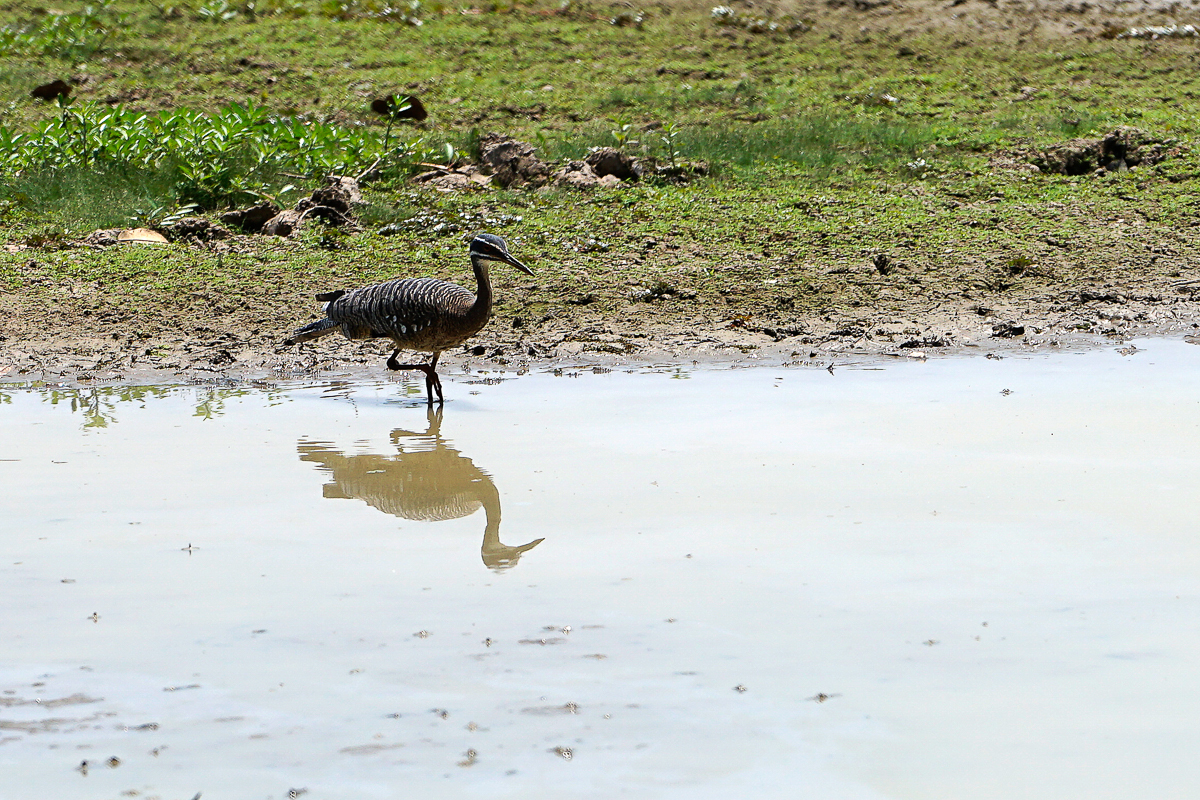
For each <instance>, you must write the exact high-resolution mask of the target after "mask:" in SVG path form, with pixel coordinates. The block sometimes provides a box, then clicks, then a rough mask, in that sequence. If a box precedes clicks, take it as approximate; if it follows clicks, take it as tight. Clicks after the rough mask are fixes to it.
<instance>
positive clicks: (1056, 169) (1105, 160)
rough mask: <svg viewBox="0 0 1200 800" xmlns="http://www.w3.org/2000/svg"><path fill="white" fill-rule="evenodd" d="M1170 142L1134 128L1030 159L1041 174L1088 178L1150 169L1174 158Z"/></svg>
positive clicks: (1049, 150)
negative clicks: (1107, 173)
mask: <svg viewBox="0 0 1200 800" xmlns="http://www.w3.org/2000/svg"><path fill="white" fill-rule="evenodd" d="M1175 144H1176V143H1175V142H1174V141H1173V140H1164V139H1158V138H1155V137H1153V136H1151V135H1150V134H1148V133H1145V132H1144V131H1140V130H1138V129H1137V128H1128V127H1125V128H1117V129H1116V130H1114V131H1112V132H1110V133H1107V134H1105V135H1104V136H1101V137H1100V138H1098V139H1071V140H1070V141H1067V142H1063V143H1061V144H1056V145H1054V146H1052V147H1048V148H1046V149H1045V150H1043V151H1041V152H1040V153H1035V154H1034V155H1033V156H1032V157H1031V158H1030V159H1029V161H1030V163H1032V164H1034V165H1035V166H1036V167H1038V168H1039V169H1040V170H1042V171H1043V172H1052V173H1057V174H1059V175H1088V174H1092V173H1096V172H1100V173H1101V174H1103V173H1105V172H1121V171H1124V170H1126V169H1133V168H1135V167H1140V166H1150V165H1153V164H1157V163H1159V162H1160V161H1163V160H1164V159H1166V158H1168V157H1169V156H1171V155H1174V154H1175V153H1176V152H1177V151H1176V150H1174V146H1175Z"/></svg>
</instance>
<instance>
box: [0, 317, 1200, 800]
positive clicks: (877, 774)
mask: <svg viewBox="0 0 1200 800" xmlns="http://www.w3.org/2000/svg"><path fill="white" fill-rule="evenodd" d="M1137 347H1138V348H1139V349H1138V350H1137V351H1135V352H1133V353H1132V354H1131V355H1122V354H1121V353H1119V352H1117V351H1116V350H1115V349H1109V350H1104V351H1097V352H1091V353H1086V354H1075V353H1072V354H1057V355H1052V356H1037V357H1031V358H1019V357H1008V358H1005V359H1002V360H992V359H983V358H972V359H953V360H944V361H930V362H926V363H896V364H882V365H864V366H862V367H861V368H856V369H855V368H851V369H836V370H835V371H834V373H833V374H832V375H831V374H829V373H828V372H826V371H824V370H812V369H768V368H762V369H734V370H724V371H720V370H712V371H707V370H698V371H690V372H684V371H680V370H675V369H664V370H661V371H660V370H653V369H647V370H640V371H637V372H632V373H624V372H613V373H609V374H593V373H592V372H590V371H587V370H580V371H578V372H572V371H571V370H569V369H568V370H566V371H565V372H564V373H563V374H562V375H557V376H556V375H553V374H529V375H525V376H522V377H516V376H515V375H513V374H512V373H509V374H508V375H497V374H492V375H474V376H471V382H469V383H468V382H467V381H466V380H465V379H464V377H463V376H458V378H457V380H454V381H451V380H447V381H446V394H447V397H449V398H450V401H449V402H448V403H447V404H446V407H445V409H444V411H443V412H442V413H441V414H436V413H432V412H430V411H429V410H428V409H427V407H426V406H425V405H424V404H423V403H421V402H420V400H419V396H414V395H412V394H410V392H411V391H412V390H413V388H414V385H413V384H401V383H392V382H379V383H371V382H359V383H347V382H337V381H329V382H323V383H318V384H287V385H282V384H281V385H279V386H275V387H263V386H259V387H256V386H245V385H231V386H181V387H132V388H131V387H124V388H107V389H106V388H98V389H83V390H67V389H53V388H38V389H12V388H7V389H4V390H3V391H2V392H0V481H2V482H3V486H4V491H3V493H2V494H0V519H3V520H4V523H3V526H2V527H0V601H2V602H3V608H4V609H5V613H4V614H3V615H0V642H3V643H4V645H3V648H0V692H2V693H0V776H3V778H2V779H0V798H3V800H25V798H30V797H55V798H97V797H117V796H120V795H121V793H122V792H137V793H138V794H137V795H126V796H138V797H161V798H164V800H167V799H168V798H184V800H188V798H191V797H193V796H194V795H195V794H196V793H197V792H201V793H202V795H203V797H204V798H206V800H207V799H208V798H219V797H231V798H232V797H237V798H283V797H287V796H288V792H289V790H302V789H303V790H307V794H304V795H302V796H304V797H311V798H314V799H315V798H346V799H347V800H349V799H350V798H372V797H378V798H393V797H398V796H414V797H433V796H437V797H447V798H460V797H461V798H467V797H537V798H559V797H561V798H605V799H606V800H607V798H611V797H614V796H621V795H624V796H630V797H638V798H689V799H691V798H728V797H734V796H754V797H756V798H793V797H806V798H813V799H815V800H824V799H825V798H829V800H835V799H836V800H841V799H842V798H944V797H970V798H973V799H979V798H1012V797H1022V798H1047V799H1049V798H1053V799H1054V800H1061V798H1064V797H1088V798H1128V797H1132V796H1141V797H1155V798H1185V797H1186V798H1191V797H1195V796H1197V793H1198V792H1200V766H1197V760H1196V759H1195V757H1194V754H1195V752H1196V751H1197V750H1200V733H1198V732H1197V728H1196V725H1195V719H1196V718H1197V717H1198V716H1200V690H1198V688H1197V687H1198V684H1197V680H1196V675H1197V674H1198V673H1200V639H1198V637H1197V630H1198V623H1200V591H1198V590H1200V577H1198V576H1200V539H1198V537H1197V531H1196V518H1197V510H1198V509H1197V506H1198V502H1197V500H1196V497H1197V494H1196V492H1195V489H1194V487H1195V486H1197V485H1200V458H1198V457H1197V452H1200V428H1198V426H1200V348H1197V347H1193V346H1189V345H1186V344H1183V343H1176V342H1170V341H1159V340H1153V341H1145V342H1138V343H1137ZM1126 352H1128V351H1126ZM496 378H504V380H496ZM113 757H115V758H116V759H117V762H115V766H110V765H109V759H110V758H113ZM83 761H87V762H88V766H87V768H86V770H84V769H81V768H80V767H81V762H83ZM748 793H749V794H748Z"/></svg>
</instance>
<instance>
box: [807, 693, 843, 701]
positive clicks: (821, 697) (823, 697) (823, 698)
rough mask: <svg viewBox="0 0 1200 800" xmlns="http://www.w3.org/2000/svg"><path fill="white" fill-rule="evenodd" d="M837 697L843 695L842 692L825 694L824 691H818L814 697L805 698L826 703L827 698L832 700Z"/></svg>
mask: <svg viewBox="0 0 1200 800" xmlns="http://www.w3.org/2000/svg"><path fill="white" fill-rule="evenodd" d="M835 697H841V695H840V694H825V693H824V692H817V693H816V694H814V695H813V696H812V697H806V698H804V699H805V700H812V701H813V702H814V703H824V702H825V701H826V700H832V699H833V698H835Z"/></svg>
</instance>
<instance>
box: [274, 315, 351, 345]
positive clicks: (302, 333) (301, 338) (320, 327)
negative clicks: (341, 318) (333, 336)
mask: <svg viewBox="0 0 1200 800" xmlns="http://www.w3.org/2000/svg"><path fill="white" fill-rule="evenodd" d="M339 324H340V323H337V322H334V321H333V320H331V319H329V317H326V318H325V319H319V320H317V321H316V322H310V323H308V324H307V325H305V326H304V327H303V328H300V329H298V330H297V331H296V332H295V333H293V334H292V338H290V339H288V340H287V341H285V342H284V344H299V343H300V342H308V341H311V340H313V339H319V338H321V337H322V336H324V335H326V334H329V333H333V332H334V331H335V330H337V329H338V325H339Z"/></svg>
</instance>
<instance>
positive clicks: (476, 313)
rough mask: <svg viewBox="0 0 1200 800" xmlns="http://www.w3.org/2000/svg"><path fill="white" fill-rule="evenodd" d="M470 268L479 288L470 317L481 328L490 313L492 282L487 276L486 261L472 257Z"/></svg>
mask: <svg viewBox="0 0 1200 800" xmlns="http://www.w3.org/2000/svg"><path fill="white" fill-rule="evenodd" d="M471 266H472V267H473V268H474V269H475V281H476V283H478V284H479V288H478V289H476V291H475V302H474V303H472V304H471V311H470V317H471V319H472V320H475V321H478V322H479V325H480V327H483V323H485V322H487V318H488V316H490V315H491V313H492V281H491V278H490V277H489V276H488V262H487V261H485V260H484V259H482V258H474V257H472V258H471Z"/></svg>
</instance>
